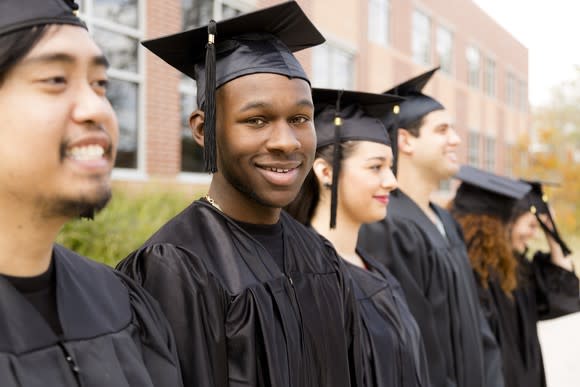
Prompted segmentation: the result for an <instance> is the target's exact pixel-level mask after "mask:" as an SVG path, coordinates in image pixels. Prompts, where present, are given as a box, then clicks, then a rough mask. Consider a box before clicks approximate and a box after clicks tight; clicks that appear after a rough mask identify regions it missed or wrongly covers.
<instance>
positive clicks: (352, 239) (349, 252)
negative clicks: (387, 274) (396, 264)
mask: <svg viewBox="0 0 580 387" xmlns="http://www.w3.org/2000/svg"><path fill="white" fill-rule="evenodd" d="M337 212H338V213H337V216H336V228H334V229H331V228H330V203H328V202H320V203H319V204H318V206H317V207H316V210H315V212H314V216H313V217H312V220H311V221H310V224H311V225H312V227H313V228H314V229H315V230H316V231H317V232H318V233H319V234H320V235H322V236H323V237H325V238H326V239H328V240H329V241H330V242H331V243H332V244H333V246H334V248H335V250H336V251H337V253H338V255H340V257H341V258H343V259H344V260H346V261H348V262H350V263H352V264H353V265H356V266H360V267H364V263H363V261H362V259H361V258H360V257H359V255H358V254H357V252H356V242H357V238H358V231H359V229H360V227H361V224H360V223H358V222H355V221H353V220H352V219H350V217H348V216H347V215H345V214H343V213H340V209H338V211H337Z"/></svg>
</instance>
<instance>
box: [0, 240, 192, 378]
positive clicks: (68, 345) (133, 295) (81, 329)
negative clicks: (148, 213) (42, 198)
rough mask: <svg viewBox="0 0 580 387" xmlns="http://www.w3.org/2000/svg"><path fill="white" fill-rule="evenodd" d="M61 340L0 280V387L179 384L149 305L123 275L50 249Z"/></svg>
mask: <svg viewBox="0 0 580 387" xmlns="http://www.w3.org/2000/svg"><path fill="white" fill-rule="evenodd" d="M52 259H53V260H54V265H55V272H56V305H57V310H58V316H59V320H60V325H61V327H62V331H63V333H62V335H61V336H57V335H56V334H55V333H54V331H53V330H52V329H51V328H50V326H49V324H48V323H47V321H46V320H45V319H44V317H43V316H42V315H41V314H40V313H39V312H38V310H37V309H36V308H35V307H34V306H33V305H32V304H31V303H30V302H28V300H27V299H26V298H24V296H23V295H22V294H21V293H20V292H18V291H17V290H16V289H15V288H14V287H13V286H12V284H11V283H10V282H9V281H8V280H7V279H6V278H4V277H2V276H0V386H2V387H44V386H59V387H67V386H71V387H72V386H83V387H105V386H106V387H110V386H115V387H145V386H147V387H149V386H157V387H170V386H177V387H179V386H181V385H182V384H181V379H180V371H179V363H178V361H177V356H176V352H175V350H176V348H175V344H174V342H173V338H172V335H171V330H170V327H169V325H168V323H167V320H165V318H164V317H163V315H162V312H161V310H160V309H159V306H158V305H156V303H155V301H154V300H152V299H151V298H150V296H149V295H147V294H146V293H145V291H144V290H143V289H141V288H140V287H138V286H137V285H136V284H134V283H133V281H131V280H130V279H129V278H127V277H125V276H124V275H121V274H120V273H114V272H113V270H112V269H111V268H109V267H106V266H104V265H101V264H98V263H96V262H93V261H90V260H88V259H86V258H84V257H81V256H79V255H77V254H75V253H73V252H72V251H70V250H67V249H65V248H64V247H62V246H59V245H55V247H54V250H53V256H52Z"/></svg>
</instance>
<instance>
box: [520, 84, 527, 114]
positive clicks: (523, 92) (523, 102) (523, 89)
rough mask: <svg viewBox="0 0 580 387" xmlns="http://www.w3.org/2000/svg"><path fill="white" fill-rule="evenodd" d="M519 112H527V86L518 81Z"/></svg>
mask: <svg viewBox="0 0 580 387" xmlns="http://www.w3.org/2000/svg"><path fill="white" fill-rule="evenodd" d="M520 110H521V111H523V112H526V111H528V85H527V84H526V82H525V81H520Z"/></svg>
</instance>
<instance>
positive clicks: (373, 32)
mask: <svg viewBox="0 0 580 387" xmlns="http://www.w3.org/2000/svg"><path fill="white" fill-rule="evenodd" d="M368 21H369V31H368V33H369V39H370V40H371V41H373V42H375V43H378V44H382V45H384V46H386V45H387V44H388V43H389V27H390V23H389V22H390V10H389V0H369V19H368Z"/></svg>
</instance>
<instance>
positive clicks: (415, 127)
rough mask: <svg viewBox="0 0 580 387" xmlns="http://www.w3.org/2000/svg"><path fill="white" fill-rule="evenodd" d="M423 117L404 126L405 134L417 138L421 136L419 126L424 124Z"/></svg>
mask: <svg viewBox="0 0 580 387" xmlns="http://www.w3.org/2000/svg"><path fill="white" fill-rule="evenodd" d="M424 119H425V116H422V117H419V118H417V119H416V120H413V121H411V122H409V123H408V124H407V125H405V127H404V128H401V129H405V130H406V131H407V132H409V133H410V134H411V135H412V136H413V137H419V136H420V135H421V126H423V123H424V122H425V120H424Z"/></svg>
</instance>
